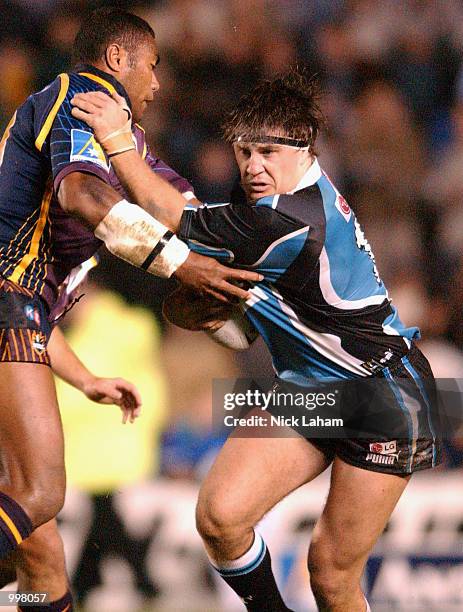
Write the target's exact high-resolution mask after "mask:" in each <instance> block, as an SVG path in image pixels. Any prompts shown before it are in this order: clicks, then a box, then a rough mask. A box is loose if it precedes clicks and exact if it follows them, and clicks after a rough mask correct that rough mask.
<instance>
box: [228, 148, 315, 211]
mask: <svg viewBox="0 0 463 612" xmlns="http://www.w3.org/2000/svg"><path fill="white" fill-rule="evenodd" d="M233 149H234V151H235V158H236V162H237V164H238V168H239V171H240V175H241V185H242V187H243V189H244V192H245V193H246V197H247V199H248V201H249V202H251V203H252V202H255V201H256V200H259V199H260V198H263V197H264V196H269V195H274V194H276V193H287V192H288V191H293V189H295V188H296V187H297V184H298V183H299V181H300V180H301V178H302V177H303V176H304V174H305V173H306V172H307V170H308V168H309V167H310V164H311V162H312V159H311V157H310V154H309V152H308V151H307V150H303V149H297V148H295V147H288V146H286V145H277V144H261V143H254V142H235V143H234V145H233Z"/></svg>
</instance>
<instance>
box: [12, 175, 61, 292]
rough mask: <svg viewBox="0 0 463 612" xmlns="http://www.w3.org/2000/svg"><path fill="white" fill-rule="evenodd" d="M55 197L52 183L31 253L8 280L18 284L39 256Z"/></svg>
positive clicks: (44, 202) (46, 194) (43, 205)
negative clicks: (52, 201) (40, 245)
mask: <svg viewBox="0 0 463 612" xmlns="http://www.w3.org/2000/svg"><path fill="white" fill-rule="evenodd" d="M52 195H53V183H52V182H51V181H50V183H49V185H48V188H47V189H46V191H45V193H44V195H43V198H42V205H41V207H40V216H39V219H38V221H37V225H36V226H35V230H34V233H33V235H32V240H31V244H30V247H29V252H28V253H26V255H24V257H23V258H22V259H21V261H20V262H19V263H18V265H17V266H16V268H15V269H14V270H13V272H12V274H10V275H9V276H8V279H9V280H11V281H13V282H14V283H17V282H18V281H19V279H20V278H21V275H22V274H23V272H24V271H25V270H26V269H27V268H28V267H29V265H30V264H31V262H32V261H33V260H34V259H35V258H36V257H37V256H38V254H39V244H40V239H41V238H42V234H43V230H44V229H45V224H46V222H47V218H48V210H49V208H50V202H51V198H52Z"/></svg>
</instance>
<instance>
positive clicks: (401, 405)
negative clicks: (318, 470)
mask: <svg viewBox="0 0 463 612" xmlns="http://www.w3.org/2000/svg"><path fill="white" fill-rule="evenodd" d="M276 387H277V388H278V389H281V390H287V385H283V384H282V383H280V382H277V383H276ZM321 388H322V389H324V390H325V391H326V388H324V386H323V384H322V386H321ZM339 388H340V389H341V390H342V391H341V398H342V402H340V407H339V408H338V412H337V416H342V417H344V418H343V419H342V420H343V423H344V427H343V429H342V433H341V434H340V437H335V435H336V434H335V435H330V434H329V433H325V432H323V433H321V435H320V436H318V435H317V433H316V430H312V432H310V435H309V432H308V430H307V428H305V429H303V428H299V429H296V431H297V432H298V433H299V434H300V435H302V436H303V437H305V438H306V439H307V440H308V441H309V442H311V443H312V444H314V446H316V447H317V448H319V449H320V450H322V451H323V453H325V455H327V457H329V458H330V459H331V460H332V459H334V457H335V456H336V455H337V456H338V457H340V458H341V459H342V460H343V461H345V462H346V463H349V464H351V465H354V466H357V467H360V468H363V469H366V470H372V471H375V472H383V473H386V474H398V475H407V474H411V473H413V472H415V471H418V470H424V469H428V468H432V467H434V466H436V465H438V464H439V463H440V461H441V457H440V455H441V442H440V424H439V415H438V405H437V392H436V385H435V380H434V376H433V373H432V370H431V367H430V365H429V363H428V361H427V359H426V358H425V356H424V355H423V354H422V353H421V351H420V350H419V349H418V348H417V347H416V346H412V348H411V349H410V351H409V352H408V353H407V354H406V355H405V356H403V357H402V358H401V359H397V361H396V362H395V363H394V364H393V365H390V366H389V367H386V368H384V369H383V370H381V371H380V372H378V373H377V374H375V375H373V376H369V377H368V378H365V379H360V380H355V381H348V382H347V383H341V385H340V387H339ZM328 389H330V390H331V391H333V389H334V386H333V385H330V386H329V387H328ZM335 392H336V393H337V391H335ZM270 411H271V412H272V413H273V414H276V413H278V412H279V413H280V414H281V413H282V411H281V410H278V408H277V409H275V408H274V407H272V408H271V409H270ZM322 412H324V413H325V414H327V411H326V409H325V408H324V409H323V411H322ZM332 414H333V413H332Z"/></svg>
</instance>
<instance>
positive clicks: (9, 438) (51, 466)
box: [0, 363, 65, 528]
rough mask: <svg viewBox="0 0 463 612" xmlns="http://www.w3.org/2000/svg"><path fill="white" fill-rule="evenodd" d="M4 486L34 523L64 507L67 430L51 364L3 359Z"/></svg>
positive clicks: (0, 426)
mask: <svg viewBox="0 0 463 612" xmlns="http://www.w3.org/2000/svg"><path fill="white" fill-rule="evenodd" d="M0 419H1V420H0V460H1V468H2V471H1V474H0V491H1V492H2V493H3V494H6V495H8V496H9V497H11V498H12V499H13V500H14V501H15V502H16V503H17V504H19V505H20V507H21V508H22V509H23V510H24V512H25V513H26V514H27V515H28V517H29V518H30V520H31V521H32V526H33V527H34V528H35V527H37V526H39V525H41V524H42V523H45V522H47V521H49V520H50V519H52V518H53V517H54V516H56V514H57V513H58V512H59V510H60V509H61V507H62V504H63V501H64V490H65V472H64V449H63V432H62V426H61V420H60V415H59V411H58V404H57V400H56V393H55V385H54V380H53V375H52V373H51V369H50V368H49V367H47V366H44V365H39V364H32V363H0Z"/></svg>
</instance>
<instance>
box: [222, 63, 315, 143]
mask: <svg viewBox="0 0 463 612" xmlns="http://www.w3.org/2000/svg"><path fill="white" fill-rule="evenodd" d="M320 96H321V93H320V87H319V83H318V80H317V79H316V78H314V77H312V78H307V77H306V75H305V74H304V73H303V72H301V71H298V70H292V71H290V72H288V73H287V74H284V75H282V76H278V77H277V78H275V79H273V80H265V81H262V82H260V83H259V84H258V85H256V87H254V89H252V90H251V91H250V92H249V93H248V94H245V95H244V96H243V97H242V98H241V99H240V100H239V102H238V104H237V105H236V107H235V108H234V109H233V110H232V111H231V112H230V113H229V115H228V116H227V118H226V120H225V122H224V123H223V126H222V128H223V133H224V137H225V140H227V141H228V142H236V141H238V140H241V141H247V142H262V138H263V136H269V135H271V134H273V135H276V134H277V135H279V136H285V137H286V138H283V139H278V138H274V139H273V141H274V142H277V141H278V140H281V141H285V140H287V141H288V144H293V145H294V146H308V147H309V150H310V151H312V152H314V149H313V146H314V143H315V140H316V138H317V136H318V134H319V132H320V130H321V128H322V127H323V126H324V124H325V118H324V115H323V113H322V111H321V109H320V106H319V101H320ZM259 139H260V140H259ZM266 141H267V142H269V139H268V138H267V139H266ZM281 144H284V142H281Z"/></svg>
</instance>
